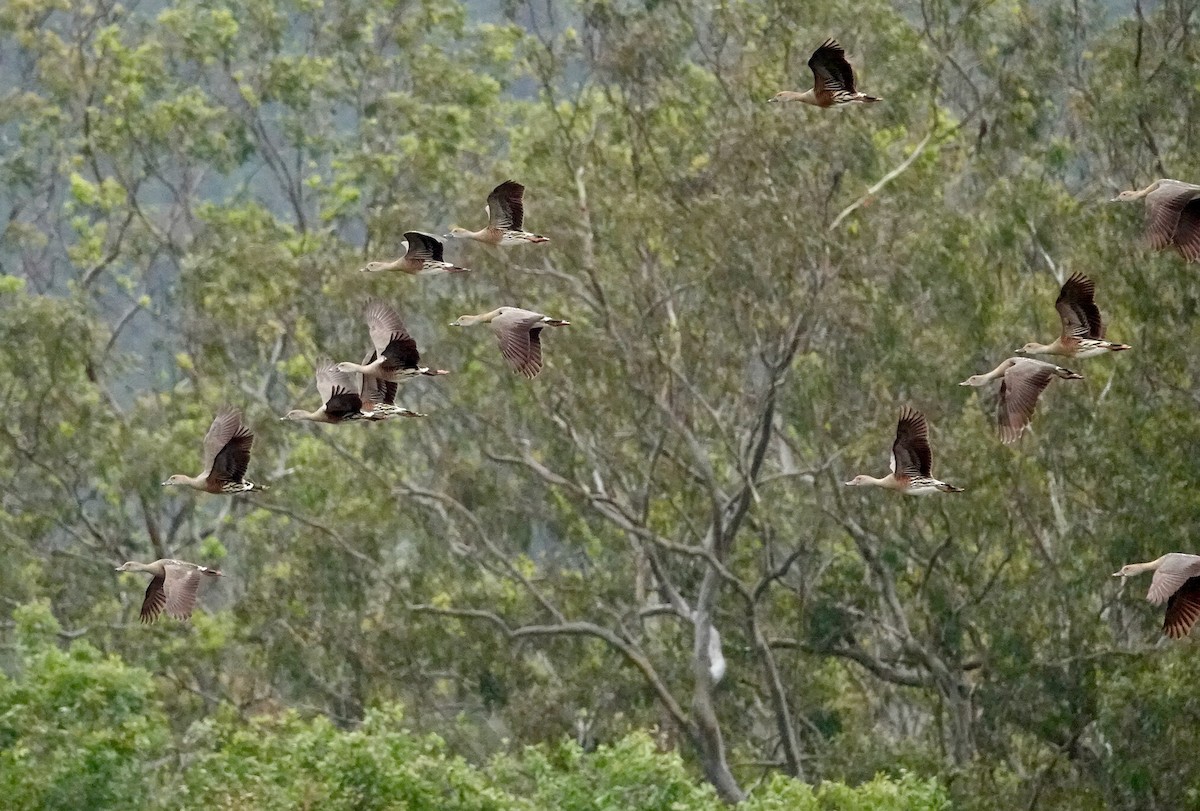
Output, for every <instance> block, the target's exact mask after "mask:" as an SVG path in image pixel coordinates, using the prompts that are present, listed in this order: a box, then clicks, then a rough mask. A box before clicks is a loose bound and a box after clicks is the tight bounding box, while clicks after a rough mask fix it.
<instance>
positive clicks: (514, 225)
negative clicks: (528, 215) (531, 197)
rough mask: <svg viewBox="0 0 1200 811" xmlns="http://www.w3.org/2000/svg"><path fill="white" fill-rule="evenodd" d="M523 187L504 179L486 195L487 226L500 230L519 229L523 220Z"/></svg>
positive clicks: (513, 181)
mask: <svg viewBox="0 0 1200 811" xmlns="http://www.w3.org/2000/svg"><path fill="white" fill-rule="evenodd" d="M524 198H525V187H524V186H522V185H521V184H520V183H518V182H517V181H515V180H506V181H504V182H503V183H501V184H500V185H499V186H497V187H496V188H494V189H492V193H491V194H489V195H488V199H487V204H488V227H490V228H495V229H498V230H500V231H520V230H521V227H522V225H523V223H524V220H525V202H524Z"/></svg>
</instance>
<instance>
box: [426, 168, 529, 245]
mask: <svg viewBox="0 0 1200 811" xmlns="http://www.w3.org/2000/svg"><path fill="white" fill-rule="evenodd" d="M484 211H486V212H487V215H488V224H487V226H486V227H484V228H482V229H480V230H479V231H471V230H468V229H466V228H451V229H450V233H448V234H446V239H473V240H475V241H476V242H483V243H486V244H488V245H498V246H499V247H501V248H507V247H509V246H510V245H530V244H536V243H539V242H549V241H550V239H549V237H544V236H542V235H541V234H533V233H530V232H529V231H526V230H525V228H524V225H525V187H524V186H522V185H521V184H520V183H518V182H517V181H515V180H506V181H504V182H503V183H501V184H500V185H499V186H497V187H496V188H494V189H492V193H491V194H489V195H488V199H487V206H486V207H485V208H484Z"/></svg>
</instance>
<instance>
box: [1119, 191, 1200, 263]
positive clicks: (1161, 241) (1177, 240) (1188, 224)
mask: <svg viewBox="0 0 1200 811" xmlns="http://www.w3.org/2000/svg"><path fill="white" fill-rule="evenodd" d="M1142 199H1144V200H1145V201H1146V241H1147V242H1148V243H1149V244H1150V247H1151V249H1153V250H1156V251H1161V250H1163V249H1165V248H1174V249H1175V250H1176V251H1178V252H1179V255H1180V256H1182V257H1183V258H1184V260H1185V261H1187V262H1200V186H1197V185H1195V184H1193V183H1184V182H1183V181H1181V180H1169V179H1166V178H1163V179H1161V180H1156V181H1154V182H1153V183H1151V184H1150V185H1149V186H1147V187H1146V188H1144V189H1133V190H1131V191H1123V192H1121V193H1120V194H1118V195H1117V196H1116V197H1114V198H1113V199H1112V200H1110V201H1109V202H1113V203H1117V202H1121V203H1125V202H1132V201H1134V200H1142Z"/></svg>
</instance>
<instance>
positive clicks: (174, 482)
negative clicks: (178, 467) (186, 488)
mask: <svg viewBox="0 0 1200 811" xmlns="http://www.w3.org/2000/svg"><path fill="white" fill-rule="evenodd" d="M186 483H187V477H186V476H184V475H182V474H179V473H176V474H175V475H174V476H170V477H168V478H167V480H166V481H165V482H163V483H162V486H163V487H178V486H179V485H181V484H186Z"/></svg>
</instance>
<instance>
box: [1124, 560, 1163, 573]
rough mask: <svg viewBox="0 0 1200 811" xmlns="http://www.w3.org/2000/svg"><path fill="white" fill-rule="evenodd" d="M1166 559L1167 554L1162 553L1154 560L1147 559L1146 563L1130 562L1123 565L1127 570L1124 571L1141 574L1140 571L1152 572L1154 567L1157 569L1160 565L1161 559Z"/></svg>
mask: <svg viewBox="0 0 1200 811" xmlns="http://www.w3.org/2000/svg"><path fill="white" fill-rule="evenodd" d="M1166 559H1167V556H1166V555H1163V556H1162V557H1160V558H1155V559H1154V560H1151V561H1147V562H1146V563H1131V564H1129V565H1128V566H1126V567H1125V568H1126V569H1128V570H1129V571H1128V572H1126V574H1141V573H1142V572H1153V571H1155V570H1156V569H1158V567H1159V566H1162V564H1163V561H1164V560H1166Z"/></svg>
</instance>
